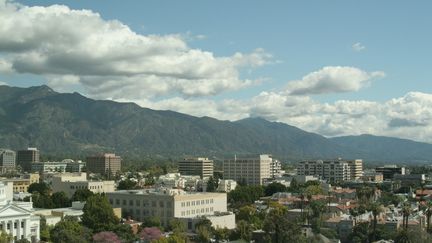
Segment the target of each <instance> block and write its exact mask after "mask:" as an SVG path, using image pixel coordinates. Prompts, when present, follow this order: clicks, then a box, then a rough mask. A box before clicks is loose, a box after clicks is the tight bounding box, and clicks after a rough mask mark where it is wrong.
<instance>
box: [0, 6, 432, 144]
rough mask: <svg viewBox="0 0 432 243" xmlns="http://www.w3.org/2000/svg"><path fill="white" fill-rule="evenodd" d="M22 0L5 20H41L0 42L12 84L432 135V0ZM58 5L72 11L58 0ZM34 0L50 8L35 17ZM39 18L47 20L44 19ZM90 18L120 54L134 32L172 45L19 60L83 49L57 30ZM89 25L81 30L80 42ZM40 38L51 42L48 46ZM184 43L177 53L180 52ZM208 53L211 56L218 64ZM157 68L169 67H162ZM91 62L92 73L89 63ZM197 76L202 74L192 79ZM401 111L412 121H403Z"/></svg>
mask: <svg viewBox="0 0 432 243" xmlns="http://www.w3.org/2000/svg"><path fill="white" fill-rule="evenodd" d="M1 2H2V1H0V3H1ZM18 2H19V3H20V4H22V5H24V6H19V5H17V3H16V2H7V3H3V4H2V5H3V6H2V7H3V8H4V9H8V10H7V11H6V10H5V11H3V14H0V20H1V19H2V18H4V19H12V20H11V23H14V22H13V21H18V20H16V19H15V20H13V18H14V16H15V17H16V16H18V15H20V16H21V20H22V19H25V18H27V17H28V18H29V19H31V20H32V21H30V22H31V23H32V24H31V25H22V26H19V28H18V31H17V32H18V33H21V32H20V31H22V33H23V34H22V36H19V35H17V36H14V37H11V38H10V40H5V41H4V43H2V42H1V41H0V58H1V57H3V59H4V61H3V63H5V64H4V65H3V72H2V66H1V65H0V82H3V83H6V84H8V85H17V86H31V85H38V84H42V83H46V84H48V85H50V86H51V87H53V88H54V89H56V90H58V91H62V92H73V91H79V92H81V93H83V94H85V95H88V96H90V97H93V98H97V99H114V100H118V101H133V102H136V103H138V104H140V105H142V106H146V107H150V108H153V109H170V110H176V111H179V112H184V113H188V114H192V115H196V116H203V115H209V116H214V117H216V118H220V119H229V120H236V119H241V118H244V117H248V116H262V117H265V118H267V119H269V120H274V121H281V122H286V123H289V124H292V125H296V126H299V127H300V128H303V129H305V130H308V131H312V132H318V133H320V134H323V135H326V136H338V135H348V134H362V133H372V134H377V135H388V136H398V137H406V138H411V139H415V140H421V141H431V140H430V138H428V137H430V136H429V135H430V134H429V132H430V133H432V111H429V110H428V106H429V105H430V103H429V102H432V98H431V93H432V85H430V77H431V76H432V69H431V68H430V66H431V65H430V64H431V61H430V57H431V54H432V48H430V43H432V34H431V32H430V31H429V30H430V29H431V25H432V15H430V9H431V7H432V3H430V1H416V3H415V4H413V3H410V2H406V1H397V2H396V1H273V2H265V1H217V2H211V1H138V0H137V1H103V3H102V2H101V1H18ZM53 4H59V5H66V6H67V8H66V9H56V8H52V7H50V6H51V5H53ZM11 6H12V7H11ZM25 6H29V7H32V6H43V8H42V9H39V10H38V11H39V15H38V16H39V17H35V15H34V11H32V10H28V8H26V7H25ZM0 8H1V7H0ZM24 9H26V10H24ZM30 9H31V8H30ZM83 9H86V10H91V12H92V14H94V15H93V16H92V18H91V19H90V20H89V19H86V18H82V19H81V20H80V18H81V17H82V15H80V14H78V13H77V12H80V11H83ZM74 10H76V11H74ZM56 11H58V12H60V13H62V14H60V15H61V16H60V17H59V16H53V15H52V14H53V13H54V12H56ZM97 14H99V16H100V17H98V16H97ZM40 16H47V17H46V19H44V20H42V19H43V18H42V17H40ZM48 16H50V17H48ZM49 18H52V19H51V20H50V19H49ZM39 20H40V21H39ZM93 20H94V21H95V24H94V26H93V27H94V28H95V29H94V32H95V33H98V34H97V35H95V36H104V37H103V41H104V42H107V45H108V46H111V45H113V52H115V51H118V52H119V53H124V50H123V49H121V47H119V46H118V45H122V44H125V45H127V43H128V40H129V39H130V42H131V43H133V45H132V44H131V45H132V46H133V47H134V48H137V50H140V51H138V52H137V53H140V55H141V51H142V53H144V54H142V55H146V54H147V53H154V52H155V51H160V49H159V43H162V44H160V45H161V46H162V47H161V49H164V48H165V47H164V45H166V50H170V51H167V53H168V54H167V53H164V52H163V51H161V52H160V53H158V55H157V56H155V58H148V59H146V58H139V59H137V58H136V57H134V55H133V53H132V52H131V53H129V54H124V56H125V58H124V60H121V57H120V56H121V55H116V57H115V58H116V60H115V62H113V63H110V64H108V63H103V60H108V59H109V58H111V56H110V55H109V54H107V52H103V53H104V54H101V55H100V56H97V58H99V57H100V59H98V60H97V62H96V61H95V63H92V62H91V60H92V58H96V57H94V56H92V55H93V54H94V55H96V54H95V53H96V51H95V53H91V52H88V53H84V54H83V52H84V51H83V52H79V53H78V52H77V53H78V54H79V55H78V54H77V55H76V56H74V58H76V59H79V58H82V62H83V63H86V62H87V61H88V62H89V63H88V66H87V67H80V66H77V63H79V61H78V62H72V61H71V60H67V61H65V64H64V65H62V66H61V67H59V68H60V69H61V70H60V69H54V68H53V67H52V66H42V64H40V63H36V62H29V61H28V62H24V61H22V60H21V61H20V58H22V56H23V55H24V56H25V55H30V54H31V53H33V54H34V53H39V54H38V55H40V56H43V55H46V56H48V57H52V56H53V55H55V54H56V53H62V54H61V55H67V54H65V53H70V50H73V51H74V50H77V49H79V48H80V45H76V43H73V42H71V44H70V46H69V47H67V46H66V45H67V43H66V44H65V43H60V42H56V41H53V39H55V38H56V37H55V36H57V37H58V36H79V34H80V33H78V34H77V33H76V32H79V31H76V30H74V28H75V27H77V28H78V27H80V26H87V25H88V22H86V21H93ZM113 20H118V21H119V22H121V23H122V24H123V25H124V26H125V28H128V29H129V30H130V31H131V33H135V34H136V35H139V36H140V37H139V38H141V37H143V38H147V37H148V38H150V39H152V38H153V36H159V37H161V39H160V40H159V39H157V40H154V38H153V39H152V40H153V41H154V42H152V43H153V44H151V45H149V47H148V49H151V48H155V49H154V50H153V51H152V52H147V49H146V48H147V47H145V46H143V45H145V44H143V45H138V44H136V42H134V40H133V39H134V38H135V37H134V35H133V34H130V33H128V34H127V35H124V36H123V35H122V37H121V38H122V41H116V40H117V39H116V38H117V36H120V34H118V32H116V31H114V30H115V29H109V30H108V34H106V35H105V33H100V32H99V31H100V29H101V28H103V27H102V26H107V25H109V23H111V22H112V21H113ZM68 21H70V22H71V23H72V22H73V21H77V22H76V23H75V24H70V23H69V22H68ZM96 22H97V23H96ZM56 23H58V26H61V27H58V26H57V27H56ZM65 23H69V25H67V24H65ZM92 23H93V22H92ZM1 25H2V24H1V22H0V34H4V35H6V34H7V32H6V31H7V30H9V31H12V30H13V28H9V29H8V28H3V30H2V31H3V32H1V29H2V28H1V27H2V26H1ZM98 26H99V27H98ZM60 28H63V29H61V30H60ZM115 28H117V27H115ZM45 29H47V30H45ZM65 29H67V30H65ZM37 31H39V32H41V33H43V34H38V33H37ZM91 31H92V30H91V29H89V30H86V32H85V33H84V32H83V33H82V34H83V36H82V39H85V38H86V36H87V37H88V36H89V35H91V33H92V32H91ZM28 33H33V34H34V36H33V37H31V38H29V39H26V40H25V41H28V43H24V44H23V42H19V40H20V38H23V36H27V35H28ZM46 33H52V35H53V36H48V34H46ZM89 33H90V34H89ZM84 34H85V35H84ZM170 36H175V38H178V39H175V40H172V39H170V38H168V37H170ZM14 38H15V39H14ZM26 38H27V37H26ZM40 38H46V39H45V40H44V43H47V42H49V43H51V42H52V43H51V44H50V45H49V46H48V47H47V46H44V45H42V44H40V43H42V41H40ZM110 38H112V39H113V41H111V40H109V39H110ZM128 38H129V39H128ZM24 39H25V38H24ZM179 40H181V41H182V42H181V43H179ZM7 41H9V42H7ZM36 42H37V43H39V44H37V45H36V44H34V43H36ZM11 43H14V45H18V44H17V43H19V44H20V45H23V46H25V48H24V49H25V50H26V53H23V52H22V51H16V50H12V49H8V48H10V46H12V45H11ZM86 43H87V42H86ZM113 43H114V44H113ZM119 43H121V44H119ZM145 43H146V42H145ZM2 44H3V45H2ZM54 45H57V46H56V47H55V48H53V47H52V46H54ZM75 45H76V46H75ZM116 45H117V46H116ZM35 46H36V47H35ZM65 46H66V47H65ZM185 46H186V47H185ZM96 47H97V46H96ZM171 47H173V49H172V51H171V49H170V48H171ZM20 48H21V47H20ZM31 48H34V49H33V50H31ZM141 48H142V49H143V50H141ZM96 49H97V48H96ZM96 49H94V50H96ZM144 49H145V50H144ZM179 49H180V54H179V53H176V51H178V50H179ZM65 50H68V51H65ZM87 51H88V50H87ZM195 51H196V52H195ZM48 52H51V53H48ZM185 52H188V55H187V57H184V60H186V61H178V62H177V61H176V62H175V63H170V61H171V60H183V59H182V58H183V57H181V55H182V54H181V53H183V54H184V53H185ZM189 52H193V54H190V53H189ZM41 53H42V54H41ZM161 53H162V54H161ZM208 53H210V54H211V56H212V58H210V59H212V60H210V61H209V62H207V61H208V60H207V58H208V57H209V56H208V55H207V54H208ZM236 53H238V54H240V53H241V54H240V55H238V56H235V55H236ZM171 54H172V55H173V56H169V55H171ZM189 54H190V55H189ZM104 55H105V56H104ZM32 57H34V56H32ZM118 58H120V59H118ZM176 58H177V59H176ZM213 59H215V60H213ZM53 60H54V59H53ZM55 60H58V59H55ZM89 60H90V61H89ZM155 60H156V61H155ZM161 60H162V61H161ZM74 61H76V60H75V59H74ZM153 61H155V63H154V64H152V63H151V62H153ZM140 62H141V63H140ZM156 62H157V63H156ZM47 63H48V62H47ZM57 63H58V61H57ZM118 63H121V64H122V65H125V67H126V69H128V68H129V67H131V66H134V65H136V67H135V66H134V68H133V70H129V71H130V72H128V73H127V74H125V75H123V70H120V68H119V70H116V71H115V72H110V70H109V68H110V67H111V66H110V65H114V64H118ZM167 63H168V64H167ZM0 64H1V61H0ZM45 64H46V63H45ZM166 64H167V66H166V68H165V69H164V65H166ZM32 65H33V66H32ZM68 65H69V66H68ZM92 65H93V66H92ZM103 65H106V68H103V67H102V66H103ZM152 65H154V66H158V65H161V67H160V68H157V70H156V68H154V69H153V68H152ZM188 65H190V66H188ZM90 66H91V67H90ZM149 67H150V68H149ZM86 68H89V70H84V71H83V69H86ZM195 68H196V69H195ZM90 69H91V70H90ZM177 69H178V70H177ZM103 72H105V73H103ZM224 72H226V74H225V73H224ZM314 72H315V75H312V76H307V75H310V74H313V73H314ZM222 73H223V74H222ZM122 75H123V76H122ZM149 75H150V76H149ZM307 77H309V78H307ZM144 79H145V80H146V81H145V82H144V81H142V80H144ZM106 80H109V82H107V81H106ZM148 80H151V81H148ZM196 80H200V81H199V82H196V83H194V82H195V81H196ZM108 83H109V85H108ZM198 86H199V87H203V88H197V87H198ZM137 90H140V92H137ZM146 91H147V92H146ZM359 117H360V118H359ZM395 120H396V121H399V120H400V121H404V122H402V123H397V124H406V125H404V126H402V125H401V126H397V127H395V126H393V125H394V124H395V122H392V121H395ZM392 124H393V125H392Z"/></svg>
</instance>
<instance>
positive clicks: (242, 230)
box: [235, 220, 254, 241]
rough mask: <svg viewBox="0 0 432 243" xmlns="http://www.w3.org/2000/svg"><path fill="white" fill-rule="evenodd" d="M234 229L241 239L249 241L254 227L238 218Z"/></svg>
mask: <svg viewBox="0 0 432 243" xmlns="http://www.w3.org/2000/svg"><path fill="white" fill-rule="evenodd" d="M235 230H236V232H237V235H238V236H239V237H240V239H243V240H245V241H250V239H251V235H252V231H253V230H254V228H252V226H251V225H250V224H249V223H248V222H247V221H245V220H239V221H238V222H237V227H236V229H235Z"/></svg>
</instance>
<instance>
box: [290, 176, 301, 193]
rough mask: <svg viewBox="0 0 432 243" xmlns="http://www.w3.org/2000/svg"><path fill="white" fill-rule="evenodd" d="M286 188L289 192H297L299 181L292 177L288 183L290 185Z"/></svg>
mask: <svg viewBox="0 0 432 243" xmlns="http://www.w3.org/2000/svg"><path fill="white" fill-rule="evenodd" d="M288 190H289V191H291V192H299V190H300V186H299V183H298V182H297V180H296V179H295V178H292V180H291V183H290V187H289V188H288Z"/></svg>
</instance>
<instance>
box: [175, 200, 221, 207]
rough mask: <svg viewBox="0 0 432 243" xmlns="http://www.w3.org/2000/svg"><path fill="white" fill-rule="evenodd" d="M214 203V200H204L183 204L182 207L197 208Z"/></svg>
mask: <svg viewBox="0 0 432 243" xmlns="http://www.w3.org/2000/svg"><path fill="white" fill-rule="evenodd" d="M213 202H214V201H213V199H205V200H204V199H203V200H196V201H187V202H182V203H181V206H182V207H190V206H195V205H204V204H211V203H213Z"/></svg>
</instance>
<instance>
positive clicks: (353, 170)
mask: <svg viewBox="0 0 432 243" xmlns="http://www.w3.org/2000/svg"><path fill="white" fill-rule="evenodd" d="M297 175H305V176H307V175H313V176H317V177H319V178H321V179H324V180H328V181H329V182H333V183H334V182H342V181H349V180H358V179H360V178H361V177H362V175H363V161H362V160H360V159H358V160H350V161H346V160H342V159H337V160H328V161H322V160H317V161H302V162H300V163H299V164H298V165H297Z"/></svg>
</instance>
